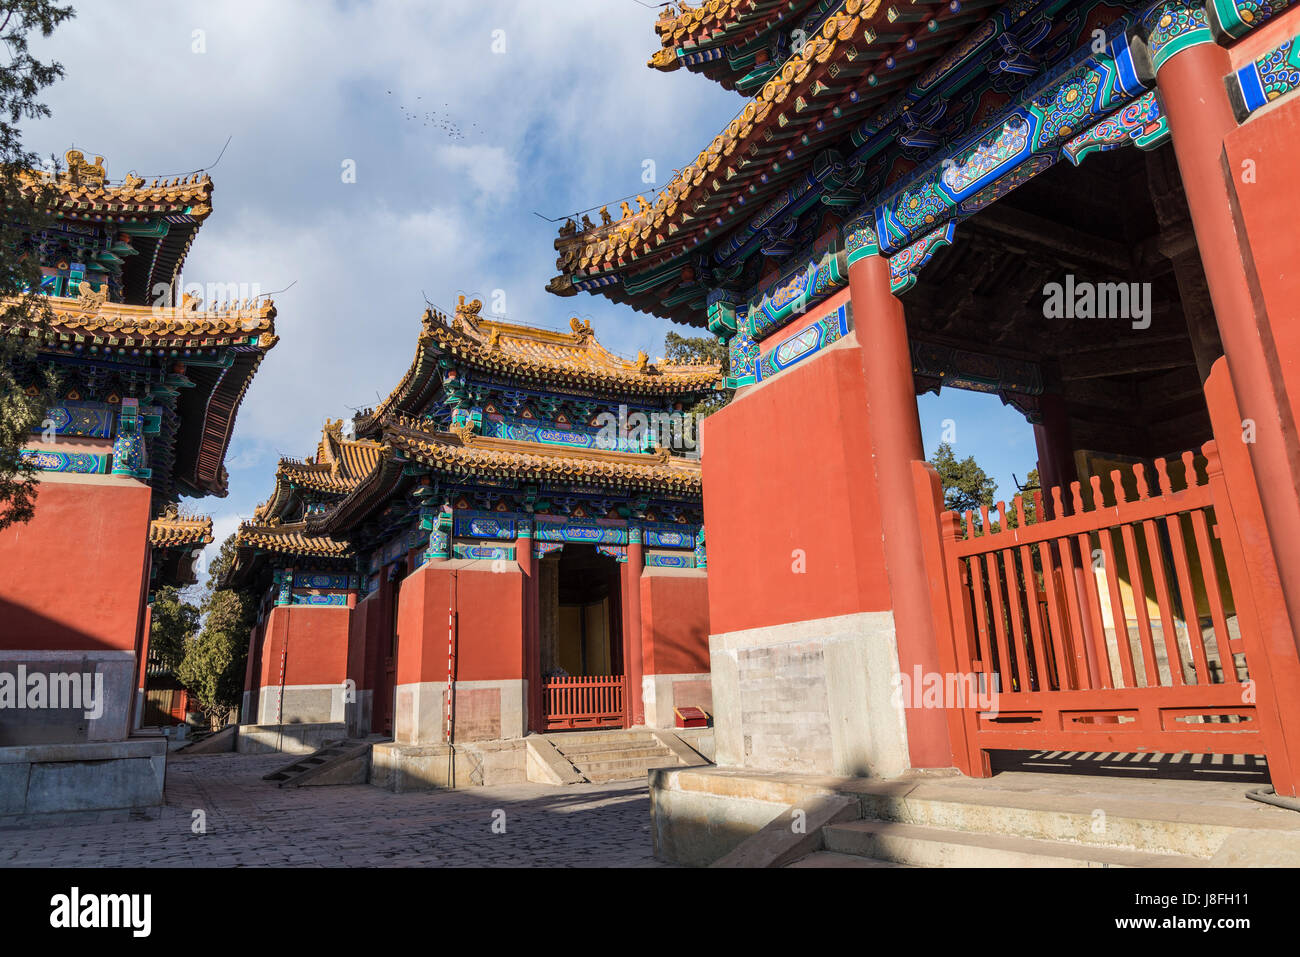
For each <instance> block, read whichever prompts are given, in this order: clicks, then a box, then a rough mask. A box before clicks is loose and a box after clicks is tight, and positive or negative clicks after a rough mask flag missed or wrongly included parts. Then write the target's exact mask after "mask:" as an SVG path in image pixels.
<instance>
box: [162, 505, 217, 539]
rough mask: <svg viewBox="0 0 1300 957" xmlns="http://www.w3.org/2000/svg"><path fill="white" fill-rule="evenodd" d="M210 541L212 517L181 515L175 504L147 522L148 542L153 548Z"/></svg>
mask: <svg viewBox="0 0 1300 957" xmlns="http://www.w3.org/2000/svg"><path fill="white" fill-rule="evenodd" d="M211 542H212V517H211V516H209V515H181V514H180V513H179V511H178V510H177V509H176V506H174V505H173V506H171V507H169V508H168V509H167V511H166V513H164V514H163V515H161V516H159V517H158V518H155V519H154V520H153V521H152V522H150V523H149V544H150V546H152V547H153V548H179V547H181V546H185V545H208V544H211Z"/></svg>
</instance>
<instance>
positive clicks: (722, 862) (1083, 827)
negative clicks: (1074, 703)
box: [650, 767, 1300, 868]
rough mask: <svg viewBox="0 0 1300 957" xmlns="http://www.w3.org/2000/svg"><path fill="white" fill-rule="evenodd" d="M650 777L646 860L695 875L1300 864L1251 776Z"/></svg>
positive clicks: (717, 772) (1296, 848)
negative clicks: (1257, 797)
mask: <svg viewBox="0 0 1300 957" xmlns="http://www.w3.org/2000/svg"><path fill="white" fill-rule="evenodd" d="M650 778H651V782H650V792H651V812H652V818H651V822H652V831H653V835H654V841H655V856H656V857H657V858H659V859H661V860H665V861H670V862H672V863H677V864H684V865H686V866H691V867H699V866H708V867H718V868H742V867H743V868H753V867H760V868H767V867H798V868H814V867H826V868H849V867H1005V868H1013V867H1071V868H1074V867H1194V868H1206V867H1211V868H1214V867H1242V866H1251V867H1300V814H1296V813H1295V812H1294V811H1289V810H1284V809H1282V808H1277V807H1273V806H1271V805H1268V804H1265V803H1261V802H1259V801H1252V800H1248V792H1251V791H1252V790H1253V789H1255V788H1256V787H1257V784H1256V783H1255V782H1238V781H1235V780H1208V779H1175V778H1167V777H1153V778H1148V779H1137V778H1124V777H1118V776H1113V775H1083V774H1040V773H1031V772H1003V773H1000V774H997V775H994V776H993V777H991V778H967V777H963V776H961V775H956V774H951V773H943V772H914V773H909V774H907V775H903V776H900V777H898V778H893V779H887V780H882V779H869V778H846V777H829V776H822V775H808V774H794V773H785V772H775V771H756V770H749V769H744V768H729V767H706V768H665V769H662V770H657V771H654V772H651V775H650ZM764 807H766V808H767V809H769V810H768V811H764V810H762V809H763V808H764ZM720 820H727V821H730V820H736V821H738V822H740V826H739V827H737V828H735V829H733V831H732V832H731V833H727V832H726V831H724V830H723V829H722V828H719V827H718V824H717V822H718V821H720ZM763 820H766V823H764V824H762V825H761V826H757V828H756V829H755V827H756V825H757V824H758V822H759V821H763ZM746 825H748V826H746ZM742 828H743V830H744V831H745V832H747V836H744V837H738V836H737V834H736V831H740V830H742Z"/></svg>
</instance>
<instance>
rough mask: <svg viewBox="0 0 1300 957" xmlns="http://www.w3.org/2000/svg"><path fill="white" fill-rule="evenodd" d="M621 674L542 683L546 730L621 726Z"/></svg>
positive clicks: (622, 698)
mask: <svg viewBox="0 0 1300 957" xmlns="http://www.w3.org/2000/svg"><path fill="white" fill-rule="evenodd" d="M625 684H626V679H625V678H624V676H623V675H573V676H568V677H555V678H547V679H545V681H544V682H543V684H542V700H543V703H544V706H545V709H546V730H548V731H558V730H561V729H566V728H568V729H573V728H621V727H623V724H624V720H623V719H624V712H623V701H624V688H625Z"/></svg>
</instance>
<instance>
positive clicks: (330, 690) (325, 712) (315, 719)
mask: <svg viewBox="0 0 1300 957" xmlns="http://www.w3.org/2000/svg"><path fill="white" fill-rule="evenodd" d="M281 691H283V692H284V697H283V699H281V696H280V695H281ZM346 697H347V689H346V688H345V687H344V685H343V683H342V682H339V683H338V684H330V685H285V686H284V688H283V689H281V688H280V686H279V685H270V686H265V687H263V688H262V689H261V690H260V692H259V693H258V696H257V723H258V724H262V725H272V724H274V725H279V724H331V723H343V724H346V723H347V713H348V708H349V705H348V703H347V702H346V701H345V698H346Z"/></svg>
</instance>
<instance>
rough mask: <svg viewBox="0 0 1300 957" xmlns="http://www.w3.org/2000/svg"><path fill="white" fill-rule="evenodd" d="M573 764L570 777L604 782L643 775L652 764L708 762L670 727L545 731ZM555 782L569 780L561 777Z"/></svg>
mask: <svg viewBox="0 0 1300 957" xmlns="http://www.w3.org/2000/svg"><path fill="white" fill-rule="evenodd" d="M545 743H546V744H548V745H551V746H553V747H554V749H555V750H556V751H557V752H559V754H560V756H561V757H562V758H563V759H564V760H565V761H567V762H568V763H569V764H570V765H572V767H573V769H574V772H575V775H574V777H573V779H572V780H573V781H574V782H575V783H576V782H577V781H586V782H589V783H591V784H605V783H608V782H612V781H635V780H641V779H644V778H645V776H646V775H647V774H648V773H649V771H650V770H651V769H654V768H680V767H698V766H701V765H705V764H708V761H707V760H705V759H704V758H703V757H702V756H701V755H700V754H699V753H698V752H697V751H695V750H694V749H693V748H691V747H690V746H689V745H687V744H686V743H685V742H684V741H682V740H681V739H680V738H678V737H677V735H675V734H673V733H672V732H670V731H659V730H653V729H645V730H640V729H631V730H627V731H575V732H562V733H558V734H557V733H552V734H547V735H545ZM558 783H568V780H567V779H566V780H564V781H561V782H558Z"/></svg>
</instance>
